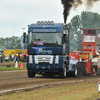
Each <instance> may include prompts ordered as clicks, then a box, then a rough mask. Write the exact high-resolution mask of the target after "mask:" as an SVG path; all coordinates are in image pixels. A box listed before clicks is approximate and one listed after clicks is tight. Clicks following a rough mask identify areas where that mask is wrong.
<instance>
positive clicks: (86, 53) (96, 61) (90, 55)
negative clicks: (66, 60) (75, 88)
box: [69, 27, 100, 76]
mask: <svg viewBox="0 0 100 100" xmlns="http://www.w3.org/2000/svg"><path fill="white" fill-rule="evenodd" d="M80 29H83V35H82V51H70V54H69V56H70V63H71V65H73V66H76V68H77V75H79V76H80V75H90V76H95V75H99V74H100V57H99V56H100V52H99V50H98V46H100V45H99V44H98V36H97V29H98V28H97V29H91V28H82V27H80Z"/></svg>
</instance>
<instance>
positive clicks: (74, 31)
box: [69, 11, 100, 51]
mask: <svg viewBox="0 0 100 100" xmlns="http://www.w3.org/2000/svg"><path fill="white" fill-rule="evenodd" d="M69 26H70V50H74V49H76V48H77V50H80V51H81V50H82V32H83V30H80V27H83V28H94V29H97V27H99V26H100V15H99V14H98V13H93V12H86V11H83V12H81V15H76V16H74V17H73V18H72V19H71V22H70V23H69ZM98 33H100V32H99V31H98ZM98 36H99V34H98ZM99 38H100V37H99ZM98 42H100V39H98Z"/></svg>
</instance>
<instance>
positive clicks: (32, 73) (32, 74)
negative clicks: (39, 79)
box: [28, 70, 36, 78]
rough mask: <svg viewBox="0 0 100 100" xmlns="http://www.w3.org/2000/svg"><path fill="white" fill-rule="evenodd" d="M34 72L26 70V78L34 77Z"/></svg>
mask: <svg viewBox="0 0 100 100" xmlns="http://www.w3.org/2000/svg"><path fill="white" fill-rule="evenodd" d="M35 74H36V73H35V72H30V71H29V70H28V77H33V78H34V77H35Z"/></svg>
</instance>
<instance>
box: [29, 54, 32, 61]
mask: <svg viewBox="0 0 100 100" xmlns="http://www.w3.org/2000/svg"><path fill="white" fill-rule="evenodd" d="M29 63H33V58H32V55H29Z"/></svg>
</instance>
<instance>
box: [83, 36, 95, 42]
mask: <svg viewBox="0 0 100 100" xmlns="http://www.w3.org/2000/svg"><path fill="white" fill-rule="evenodd" d="M84 42H95V36H94V35H84Z"/></svg>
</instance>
